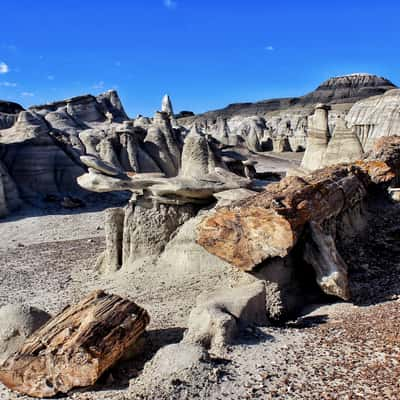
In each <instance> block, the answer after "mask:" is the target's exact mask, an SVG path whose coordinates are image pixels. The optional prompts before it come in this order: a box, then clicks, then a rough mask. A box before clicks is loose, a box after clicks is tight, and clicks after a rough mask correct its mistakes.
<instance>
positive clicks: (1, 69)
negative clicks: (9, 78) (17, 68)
mask: <svg viewBox="0 0 400 400" xmlns="http://www.w3.org/2000/svg"><path fill="white" fill-rule="evenodd" d="M9 71H10V68H9V67H8V65H7V64H6V63H5V62H3V61H1V62H0V74H6V73H7V72H9Z"/></svg>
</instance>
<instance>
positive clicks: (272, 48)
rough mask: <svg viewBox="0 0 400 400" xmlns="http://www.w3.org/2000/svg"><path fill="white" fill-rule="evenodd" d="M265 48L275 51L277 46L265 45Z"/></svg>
mask: <svg viewBox="0 0 400 400" xmlns="http://www.w3.org/2000/svg"><path fill="white" fill-rule="evenodd" d="M264 50H267V51H274V50H275V48H274V46H265V47H264Z"/></svg>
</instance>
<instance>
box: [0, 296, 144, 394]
mask: <svg viewBox="0 0 400 400" xmlns="http://www.w3.org/2000/svg"><path fill="white" fill-rule="evenodd" d="M149 320H150V319H149V316H148V314H147V312H146V311H145V310H144V309H142V308H141V307H139V306H137V305H136V304H135V303H133V302H132V301H130V300H127V299H123V298H121V297H119V296H116V295H112V294H106V293H104V292H103V291H101V290H98V291H95V292H92V293H91V294H90V295H89V296H87V297H86V298H85V299H83V300H82V301H81V302H80V303H79V304H77V305H74V306H70V307H68V308H66V309H65V310H64V311H63V312H61V313H60V314H59V315H58V316H56V317H54V318H53V319H51V320H50V321H49V322H48V323H47V324H46V325H44V326H43V327H42V328H40V329H39V330H38V331H36V332H35V333H34V334H33V335H32V336H31V337H30V338H28V339H27V340H26V342H25V343H24V345H23V346H22V347H21V349H20V350H19V351H18V352H17V353H15V354H13V355H12V356H10V357H9V358H8V359H7V360H6V361H5V362H4V364H2V365H1V366H0V381H1V382H2V383H4V384H5V385H6V386H7V387H8V388H10V389H12V390H15V391H18V392H20V393H24V394H28V395H30V396H33V397H52V396H55V395H56V394H57V393H67V392H68V391H69V390H71V389H73V388H76V387H85V386H90V385H93V384H94V383H95V382H96V381H97V380H98V378H99V377H100V376H101V374H102V373H103V372H104V371H105V370H107V369H108V368H109V367H111V366H112V365H114V364H115V363H116V362H117V361H118V360H119V359H120V358H121V356H122V355H123V354H124V352H125V351H126V349H127V348H128V347H132V345H133V344H134V343H135V342H136V340H137V339H138V338H139V337H140V335H141V334H142V333H143V331H144V329H145V327H146V325H147V324H148V323H149Z"/></svg>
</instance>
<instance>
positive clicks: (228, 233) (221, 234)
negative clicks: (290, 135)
mask: <svg viewBox="0 0 400 400" xmlns="http://www.w3.org/2000/svg"><path fill="white" fill-rule="evenodd" d="M317 126H318V125H317ZM388 139H389V138H388ZM388 139H387V140H386V141H384V140H382V142H381V143H379V146H377V147H376V148H375V151H374V153H373V155H372V156H371V157H370V158H369V159H368V160H364V161H357V162H356V163H355V164H341V165H336V166H331V167H327V168H324V169H321V170H318V171H316V172H314V173H312V174H310V175H306V176H304V177H302V178H299V177H287V178H285V179H283V180H282V181H281V182H279V183H277V184H271V185H269V186H267V188H266V190H265V191H264V192H263V193H261V194H258V195H256V196H253V197H250V198H249V199H246V200H243V201H238V202H236V203H234V204H232V205H231V206H230V207H222V208H220V209H217V210H216V211H215V213H213V214H212V215H210V216H208V217H206V218H204V219H203V221H202V222H201V223H200V226H199V229H198V236H197V242H198V243H199V244H200V245H201V246H203V247H204V248H205V249H206V250H207V251H208V252H210V253H211V254H214V255H216V256H218V257H220V258H222V259H223V260H225V261H227V262H229V263H230V264H233V265H235V266H236V267H238V268H240V269H242V270H244V271H253V270H254V269H255V268H257V266H259V265H260V264H262V263H265V262H268V261H271V260H273V259H274V258H275V257H280V258H284V257H288V256H290V254H291V251H292V249H293V248H294V247H295V245H296V244H297V243H298V242H299V238H300V237H303V239H304V240H303V241H302V243H308V244H310V243H311V244H312V245H311V247H306V248H305V249H304V259H305V260H306V261H307V262H308V263H309V264H311V265H312V266H313V267H314V269H315V271H316V274H317V281H318V283H319V285H320V286H321V288H322V290H324V291H325V292H326V293H328V294H331V295H335V296H338V297H341V298H344V299H347V298H348V297H349V293H348V281H347V272H346V266H345V264H344V262H343V260H342V259H341V257H340V255H339V253H338V251H337V249H336V245H335V240H348V239H349V237H350V236H352V235H354V231H357V230H362V229H365V226H364V225H365V224H363V218H362V217H361V215H362V214H363V212H362V207H363V201H364V199H365V198H366V197H367V196H368V189H369V187H370V186H373V185H376V184H384V185H388V184H389V183H390V182H391V181H393V180H394V179H395V178H396V174H398V173H399V170H400V168H399V167H400V137H393V138H390V140H388ZM332 220H335V224H330V221H332ZM341 224H342V225H343V226H344V227H345V228H344V229H343V228H340V229H339V228H338V227H339V226H340V225H341ZM337 230H338V231H337Z"/></svg>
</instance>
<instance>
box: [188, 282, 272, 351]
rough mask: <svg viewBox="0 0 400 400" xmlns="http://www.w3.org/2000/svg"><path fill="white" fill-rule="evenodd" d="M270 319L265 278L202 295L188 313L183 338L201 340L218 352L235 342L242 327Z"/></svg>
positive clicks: (203, 344)
mask: <svg viewBox="0 0 400 400" xmlns="http://www.w3.org/2000/svg"><path fill="white" fill-rule="evenodd" d="M267 322H268V321H267V310H266V291H265V284H264V283H263V282H261V281H260V282H255V283H253V284H251V285H247V286H242V287H236V288H226V289H220V290H218V291H217V292H215V293H205V294H203V295H201V296H199V298H198V299H197V306H196V307H195V308H194V309H193V310H192V311H191V313H190V316H189V322H188V330H187V332H186V333H185V337H184V342H187V343H198V344H201V345H202V346H204V347H205V348H207V349H210V348H211V351H212V352H213V353H216V352H218V351H219V350H221V349H222V348H223V347H224V346H225V345H227V344H230V343H233V341H234V339H235V337H236V335H237V334H238V330H239V328H245V327H247V326H257V325H265V324H266V323H267Z"/></svg>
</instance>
